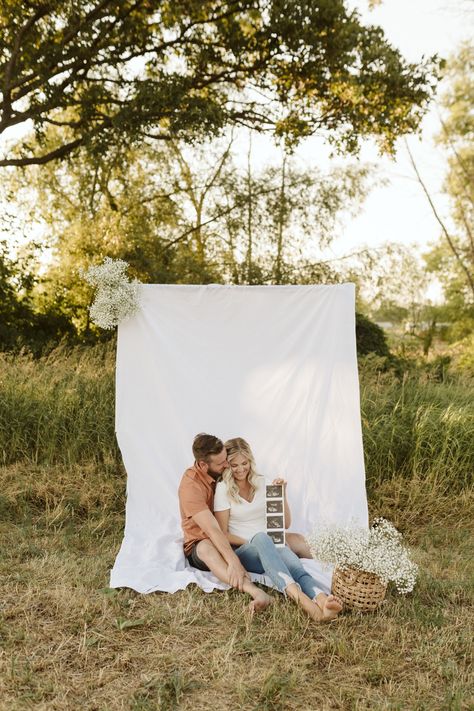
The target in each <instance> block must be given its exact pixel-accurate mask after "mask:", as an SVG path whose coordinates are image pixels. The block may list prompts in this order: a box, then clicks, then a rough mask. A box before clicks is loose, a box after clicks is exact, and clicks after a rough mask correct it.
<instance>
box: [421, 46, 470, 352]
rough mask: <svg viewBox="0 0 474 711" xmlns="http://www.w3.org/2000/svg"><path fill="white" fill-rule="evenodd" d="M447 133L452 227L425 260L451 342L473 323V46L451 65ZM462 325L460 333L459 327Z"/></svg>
mask: <svg viewBox="0 0 474 711" xmlns="http://www.w3.org/2000/svg"><path fill="white" fill-rule="evenodd" d="M445 84H446V90H445V93H444V95H443V98H442V105H443V108H444V112H443V117H442V119H441V121H442V123H441V125H442V130H441V132H440V134H439V136H438V142H439V143H440V144H441V145H442V146H443V147H444V149H445V151H446V154H447V158H448V171H447V174H446V178H445V182H444V191H445V192H446V194H447V195H448V197H449V203H450V208H451V218H452V224H453V227H452V228H450V230H449V234H448V235H447V234H446V233H445V234H444V235H443V237H442V238H441V239H440V241H439V242H438V243H437V244H435V245H433V247H432V249H431V250H430V252H429V253H428V254H427V255H426V261H427V266H428V269H430V270H431V271H433V272H435V273H436V274H437V276H438V277H439V279H440V281H441V283H442V284H443V288H444V293H445V297H446V305H447V308H448V309H449V311H450V320H451V321H452V323H453V332H452V334H450V337H451V340H456V339H457V338H459V337H460V336H462V335H463V330H464V334H465V333H466V330H465V329H466V326H468V327H469V324H470V322H471V325H470V332H472V319H474V148H473V142H472V137H473V134H474V118H473V116H474V113H473V107H474V44H473V43H472V42H470V43H469V42H467V43H465V44H463V45H462V46H461V48H460V50H459V51H458V53H457V54H456V55H455V56H453V57H451V59H450V61H449V62H448V63H447V67H446V76H445ZM458 321H459V322H462V323H463V325H462V326H460V327H459V328H458V326H457V323H456V322H458Z"/></svg>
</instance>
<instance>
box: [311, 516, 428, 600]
mask: <svg viewBox="0 0 474 711" xmlns="http://www.w3.org/2000/svg"><path fill="white" fill-rule="evenodd" d="M307 540H308V543H309V547H310V548H311V551H312V553H313V555H314V557H315V558H316V559H318V560H320V561H321V562H322V563H334V564H335V565H337V566H338V567H339V568H341V569H345V568H356V569H357V570H364V571H366V572H367V573H375V575H378V576H379V577H380V578H381V579H382V580H383V582H384V583H389V582H393V583H395V586H396V588H397V590H398V592H399V593H404V594H405V593H409V592H411V591H412V590H413V588H414V587H415V582H416V576H417V572H418V566H417V565H416V564H415V563H413V562H412V561H411V560H410V557H409V554H408V550H407V549H406V548H405V547H404V546H403V545H402V542H401V541H402V534H401V533H400V532H399V531H397V529H396V528H395V526H394V525H393V524H392V523H390V521H387V520H386V519H384V518H377V519H375V520H374V522H373V524H372V527H371V528H370V529H366V528H358V527H355V526H348V527H345V528H341V527H336V526H329V525H322V526H318V527H316V528H315V529H313V531H312V533H311V534H310V535H309V536H308V537H307Z"/></svg>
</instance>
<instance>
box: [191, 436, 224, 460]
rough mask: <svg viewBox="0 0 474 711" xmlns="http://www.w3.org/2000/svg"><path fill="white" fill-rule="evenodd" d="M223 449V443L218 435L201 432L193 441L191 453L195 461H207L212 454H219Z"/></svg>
mask: <svg viewBox="0 0 474 711" xmlns="http://www.w3.org/2000/svg"><path fill="white" fill-rule="evenodd" d="M223 449H224V443H223V442H222V440H221V439H219V437H214V435H209V434H205V433H204V432H201V433H200V434H198V435H196V436H195V438H194V442H193V454H194V459H195V460H196V462H201V461H204V462H207V463H209V458H210V456H211V455H212V454H220V453H221V452H222V450H223Z"/></svg>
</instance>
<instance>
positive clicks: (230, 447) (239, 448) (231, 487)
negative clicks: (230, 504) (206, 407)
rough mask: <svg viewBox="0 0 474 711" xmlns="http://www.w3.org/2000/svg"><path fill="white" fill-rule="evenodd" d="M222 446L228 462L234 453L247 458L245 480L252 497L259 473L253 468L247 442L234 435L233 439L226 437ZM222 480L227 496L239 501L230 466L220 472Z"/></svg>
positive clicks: (251, 455)
mask: <svg viewBox="0 0 474 711" xmlns="http://www.w3.org/2000/svg"><path fill="white" fill-rule="evenodd" d="M224 447H225V448H226V450H227V460H228V461H229V462H230V460H231V459H232V457H235V455H236V454H241V455H242V456H243V457H245V458H246V459H248V461H249V463H250V470H249V473H248V476H247V481H248V483H249V484H250V494H251V496H252V498H253V496H254V494H255V490H256V488H257V479H258V477H259V476H260V474H259V473H258V472H257V470H256V468H255V459H254V458H253V454H252V450H251V449H250V445H249V443H248V442H246V441H245V440H244V439H242V437H234V438H233V439H228V440H227V442H224ZM222 480H223V481H224V482H225V485H226V488H227V494H228V496H229V498H230V499H232V501H236V502H237V503H239V487H238V486H237V484H236V483H235V479H234V477H233V476H232V469H231V468H230V467H229V468H228V469H226V470H225V471H224V473H223V474H222Z"/></svg>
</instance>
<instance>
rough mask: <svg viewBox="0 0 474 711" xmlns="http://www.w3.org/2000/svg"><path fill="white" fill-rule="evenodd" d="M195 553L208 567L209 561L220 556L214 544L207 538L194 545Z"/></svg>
mask: <svg viewBox="0 0 474 711" xmlns="http://www.w3.org/2000/svg"><path fill="white" fill-rule="evenodd" d="M196 553H197V554H198V556H199V558H200V559H201V560H202V561H203V563H206V565H207V566H208V567H209V562H213V561H215V560H219V558H222V556H221V554H220V553H219V551H218V550H217V548H216V547H215V545H214V544H213V543H212V541H210V540H209V539H208V538H205V539H204V540H202V541H199V543H198V544H197V545H196Z"/></svg>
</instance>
